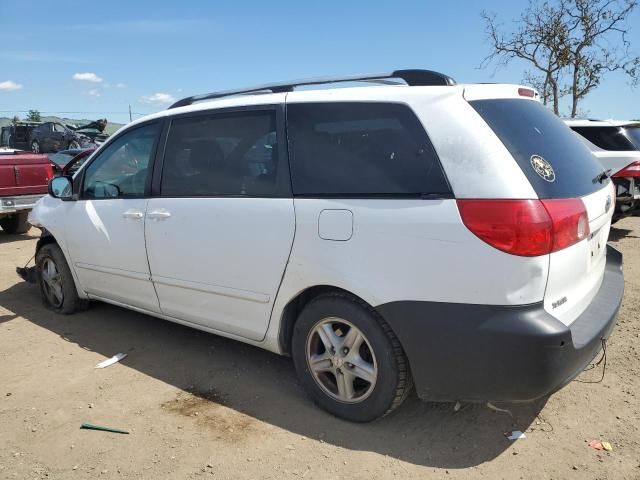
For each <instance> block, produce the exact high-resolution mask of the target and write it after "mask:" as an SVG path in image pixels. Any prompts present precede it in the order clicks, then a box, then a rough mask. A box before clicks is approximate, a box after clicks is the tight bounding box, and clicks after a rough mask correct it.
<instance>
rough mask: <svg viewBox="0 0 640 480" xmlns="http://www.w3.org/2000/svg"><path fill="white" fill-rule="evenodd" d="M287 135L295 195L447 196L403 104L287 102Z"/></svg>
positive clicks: (428, 148)
mask: <svg viewBox="0 0 640 480" xmlns="http://www.w3.org/2000/svg"><path fill="white" fill-rule="evenodd" d="M287 133H288V138H289V155H290V162H291V176H292V180H293V191H294V193H295V194H298V195H332V196H341V195H344V196H354V195H355V196H367V195H411V196H413V195H420V194H449V193H450V190H449V187H448V184H447V182H446V180H445V178H444V174H443V172H442V168H441V167H440V162H439V161H438V159H437V157H436V154H435V151H434V150H433V147H432V145H431V143H430V142H429V139H428V137H427V134H426V132H425V131H424V128H423V127H422V125H420V122H419V121H418V119H417V118H416V116H415V115H414V113H413V112H412V111H411V109H410V108H409V107H407V106H406V105H400V104H391V103H298V104H290V105H288V106H287Z"/></svg>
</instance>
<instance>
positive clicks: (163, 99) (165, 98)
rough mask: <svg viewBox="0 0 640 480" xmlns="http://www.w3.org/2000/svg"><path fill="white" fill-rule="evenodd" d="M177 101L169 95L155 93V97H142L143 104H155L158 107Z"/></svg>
mask: <svg viewBox="0 0 640 480" xmlns="http://www.w3.org/2000/svg"><path fill="white" fill-rule="evenodd" d="M175 101H176V99H175V98H173V96H171V95H169V94H168V93H154V94H153V95H148V96H144V97H140V102H142V103H153V104H157V105H161V104H164V103H173V102H175Z"/></svg>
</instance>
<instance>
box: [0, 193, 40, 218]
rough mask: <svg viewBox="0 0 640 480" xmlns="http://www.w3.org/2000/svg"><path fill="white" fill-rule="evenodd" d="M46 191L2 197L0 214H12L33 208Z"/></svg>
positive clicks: (0, 198) (0, 199)
mask: <svg viewBox="0 0 640 480" xmlns="http://www.w3.org/2000/svg"><path fill="white" fill-rule="evenodd" d="M45 195H46V193H40V194H38V195H15V196H12V197H0V215H3V214H7V215H8V214H12V213H16V212H19V211H23V210H31V209H33V207H34V206H35V204H36V202H37V201H38V200H40V199H41V198H42V197H44V196H45Z"/></svg>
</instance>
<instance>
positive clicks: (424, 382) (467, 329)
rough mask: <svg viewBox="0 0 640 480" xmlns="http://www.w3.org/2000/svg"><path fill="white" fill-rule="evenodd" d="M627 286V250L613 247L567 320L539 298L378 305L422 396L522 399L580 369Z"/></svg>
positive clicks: (598, 345) (547, 390)
mask: <svg viewBox="0 0 640 480" xmlns="http://www.w3.org/2000/svg"><path fill="white" fill-rule="evenodd" d="M623 292H624V277H623V275H622V254H621V253H620V252H619V251H618V250H616V249H614V248H613V247H611V246H608V247H607V266H606V270H605V274H604V279H603V281H602V285H601V286H600V289H599V291H598V293H597V294H596V296H595V298H594V299H593V301H592V302H591V304H590V305H589V307H588V308H587V309H586V310H585V311H584V312H583V313H582V315H580V316H579V317H578V318H577V319H576V320H575V321H574V322H573V323H572V324H571V326H570V327H567V326H565V325H564V324H563V323H561V322H560V321H559V320H557V319H555V318H554V317H552V316H551V315H550V314H548V313H547V312H546V311H545V310H544V307H543V305H542V302H540V303H535V304H531V305H522V306H500V305H471V304H460V303H438V302H417V301H400V302H391V303H387V304H384V305H380V306H378V307H377V310H378V312H380V314H381V315H382V316H383V317H384V319H385V320H386V321H387V322H388V323H389V325H390V326H391V328H392V329H393V330H394V332H395V334H396V335H397V336H398V338H399V339H400V342H401V343H402V346H403V348H404V350H405V353H406V354H407V357H408V358H409V364H410V366H411V374H412V375H413V379H414V382H415V385H416V390H417V393H418V396H419V397H420V398H422V399H423V400H430V401H456V400H466V401H476V402H485V401H488V400H489V401H491V400H493V401H506V402H518V401H527V400H535V399H537V398H540V397H543V396H545V395H548V394H551V393H553V392H554V391H556V390H558V389H560V388H561V387H562V386H564V385H566V384H567V383H568V382H570V381H571V380H572V379H573V378H575V377H576V376H577V375H578V374H579V373H580V372H582V370H583V369H584V367H585V366H587V365H588V363H589V362H590V361H591V360H592V359H593V358H594V356H595V355H596V354H597V353H598V351H599V350H600V349H601V347H602V340H603V339H606V338H608V336H609V333H610V332H611V330H612V329H613V327H614V325H615V323H616V316H617V314H618V310H619V308H620V304H621V303H622V295H623Z"/></svg>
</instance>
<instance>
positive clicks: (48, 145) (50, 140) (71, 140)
mask: <svg viewBox="0 0 640 480" xmlns="http://www.w3.org/2000/svg"><path fill="white" fill-rule="evenodd" d="M106 126H107V121H106V120H98V121H95V122H91V123H89V124H87V125H83V126H80V127H75V126H73V125H63V124H62V123H60V122H45V123H43V124H41V125H38V126H37V127H35V128H33V130H31V135H30V147H31V151H32V152H33V153H50V152H58V151H60V150H74V149H79V148H91V147H93V148H95V147H97V146H99V145H101V144H102V143H103V142H104V140H106V138H107V137H108V136H107V135H105V134H104V133H103V132H104V129H105V128H106Z"/></svg>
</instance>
